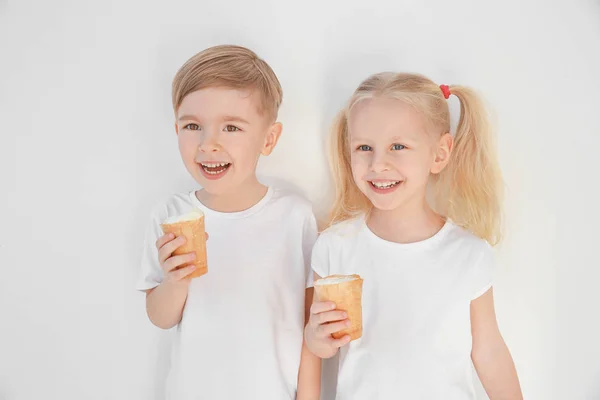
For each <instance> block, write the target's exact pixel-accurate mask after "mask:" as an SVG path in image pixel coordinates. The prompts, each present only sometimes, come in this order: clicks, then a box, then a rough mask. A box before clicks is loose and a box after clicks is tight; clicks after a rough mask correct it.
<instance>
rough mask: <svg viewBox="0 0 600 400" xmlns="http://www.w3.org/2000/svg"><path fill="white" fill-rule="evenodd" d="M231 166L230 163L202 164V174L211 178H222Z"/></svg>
mask: <svg viewBox="0 0 600 400" xmlns="http://www.w3.org/2000/svg"><path fill="white" fill-rule="evenodd" d="M230 166H231V163H228V162H201V163H200V167H202V172H204V174H205V176H207V177H209V178H220V177H221V176H222V175H224V174H225V172H226V171H227V169H229V167H230Z"/></svg>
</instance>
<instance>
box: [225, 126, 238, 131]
mask: <svg viewBox="0 0 600 400" xmlns="http://www.w3.org/2000/svg"><path fill="white" fill-rule="evenodd" d="M239 130H240V128H238V127H237V126H235V125H227V126H226V127H225V131H226V132H237V131H239Z"/></svg>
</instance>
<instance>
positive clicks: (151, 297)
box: [146, 281, 188, 329]
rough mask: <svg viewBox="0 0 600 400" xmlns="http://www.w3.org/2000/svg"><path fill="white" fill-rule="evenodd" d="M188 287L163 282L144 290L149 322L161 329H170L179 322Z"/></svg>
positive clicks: (178, 283)
mask: <svg viewBox="0 0 600 400" xmlns="http://www.w3.org/2000/svg"><path fill="white" fill-rule="evenodd" d="M187 293H188V285H185V284H183V283H182V282H168V281H163V282H162V283H161V284H160V285H158V286H157V287H155V288H154V289H150V290H146V312H147V313H148V318H150V321H151V322H152V323H153V324H154V325H156V326H158V327H159V328H162V329H170V328H172V327H174V326H175V325H177V324H178V323H179V322H180V321H181V316H182V314H183V306H184V305H185V300H186V299H187Z"/></svg>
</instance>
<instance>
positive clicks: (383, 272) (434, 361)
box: [312, 217, 494, 400]
mask: <svg viewBox="0 0 600 400" xmlns="http://www.w3.org/2000/svg"><path fill="white" fill-rule="evenodd" d="M493 265H494V259H493V253H492V250H491V247H490V246H489V245H488V244H487V242H485V241H484V240H481V239H479V238H477V237H475V236H474V235H472V234H471V233H469V232H467V231H465V230H464V229H462V228H460V227H458V226H456V225H455V224H453V223H452V222H449V221H448V222H446V224H445V225H444V227H443V228H442V229H441V230H440V231H439V232H438V233H437V234H436V235H434V236H433V237H431V238H429V239H427V240H424V241H421V242H417V243H411V244H399V243H393V242H388V241H385V240H383V239H381V238H379V237H378V236H376V235H375V234H374V233H373V232H372V231H371V230H370V229H369V228H368V227H367V225H366V223H365V220H364V217H360V218H356V219H352V220H348V221H345V222H342V223H339V224H337V225H334V226H333V227H331V228H329V229H328V230H326V231H325V232H323V233H322V234H321V235H320V237H319V239H318V240H317V242H316V244H315V247H314V249H313V254H312V268H313V270H314V271H315V272H316V274H317V275H319V276H321V277H324V276H327V275H333V274H359V275H360V276H361V277H362V278H363V279H364V282H363V298H362V308H363V334H362V337H361V338H360V339H358V340H355V341H353V342H350V344H349V345H347V346H345V347H343V348H341V349H340V360H339V370H338V382H337V397H336V399H337V400H367V399H368V400H374V399H445V400H455V399H456V400H459V399H460V400H462V399H475V390H474V387H473V380H472V378H473V377H472V370H473V368H472V365H473V364H472V361H471V347H472V346H471V345H472V337H471V322H470V303H471V300H473V299H476V298H477V297H479V296H481V295H482V294H483V293H485V292H486V291H487V290H488V289H489V288H490V287H491V285H492V283H491V282H492V269H493Z"/></svg>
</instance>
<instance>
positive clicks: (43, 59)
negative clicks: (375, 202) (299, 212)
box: [0, 0, 600, 400]
mask: <svg viewBox="0 0 600 400" xmlns="http://www.w3.org/2000/svg"><path fill="white" fill-rule="evenodd" d="M550 3H552V4H550ZM220 43H236V44H241V45H246V46H249V47H251V48H252V49H254V50H255V51H257V52H258V54H259V55H260V56H262V57H263V58H265V59H266V60H267V61H268V62H269V63H270V64H271V65H272V67H273V68H274V70H275V71H276V73H277V74H278V75H279V78H280V80H281V82H282V84H283V87H284V91H285V100H284V105H283V109H282V111H281V114H280V119H281V120H282V121H283V122H284V126H285V132H284V136H283V137H282V140H281V142H280V145H279V147H278V148H277V150H276V151H275V153H274V154H273V155H272V156H271V157H270V158H268V159H264V160H263V162H262V164H261V172H262V173H263V174H266V175H270V176H275V177H279V178H285V179H287V180H289V181H290V182H291V183H292V184H294V185H296V186H298V187H299V188H300V189H301V190H302V191H303V192H304V193H305V194H306V195H307V196H308V197H309V198H310V199H311V200H313V201H314V202H315V205H316V208H317V210H319V211H322V210H324V209H325V208H326V206H327V205H326V196H325V192H327V191H328V190H329V189H330V184H329V180H328V178H327V174H326V163H325V158H324V151H323V149H322V142H323V137H324V133H325V131H326V128H327V126H328V123H329V121H330V120H331V118H332V117H333V115H334V113H335V111H336V110H337V108H338V107H340V106H341V104H342V102H343V101H344V100H345V99H346V97H347V96H349V95H350V92H351V91H352V89H353V88H354V87H355V86H356V85H357V84H358V82H359V81H360V80H361V79H363V78H365V77H366V76H367V75H368V74H370V73H373V72H378V71H381V70H408V71H418V72H422V73H425V74H427V75H429V76H430V77H432V78H433V79H435V80H436V81H439V82H440V83H449V84H452V83H461V84H468V85H472V86H474V87H475V88H477V89H479V90H480V91H482V92H483V93H484V94H485V95H486V97H487V99H488V101H489V103H490V104H491V105H492V106H493V109H494V111H495V114H496V119H497V123H498V130H499V151H500V155H501V162H502V167H503V170H504V173H505V179H506V185H507V201H506V215H507V237H506V241H505V242H504V244H503V245H502V246H501V248H500V249H499V257H500V260H501V263H502V269H501V270H500V271H499V272H498V275H497V281H496V297H497V312H498V318H499V321H500V324H501V329H502V331H503V333H504V336H505V339H506V341H507V342H508V344H509V346H510V348H511V350H512V354H513V357H514V359H515V362H516V365H517V368H518V372H519V376H520V378H521V382H522V386H523V391H524V394H525V397H526V398H527V399H544V400H565V399H569V400H579V399H581V400H583V399H585V400H591V399H600V340H599V339H600V311H599V308H600V291H599V290H598V282H599V281H600V261H599V259H598V256H597V250H598V247H599V243H598V241H599V239H600V235H599V234H598V226H599V225H600V217H599V214H598V210H597V206H598V205H599V204H600V190H599V189H598V187H597V186H598V173H597V169H598V160H599V156H598V151H599V150H600V128H599V123H598V115H599V112H600V111H599V110H600V79H599V78H598V71H600V3H599V2H598V1H575V0H573V1H555V2H548V1H537V2H536V1H531V0H527V1H526V0H520V1H516V0H511V1H503V2H493V3H492V2H481V1H475V0H473V1H468V0H455V1H446V0H437V1H427V2H425V1H418V0H404V1H400V0H393V1H392V0H370V1H357V0H345V1H303V2H285V1H276V0H273V1H267V0H256V1H243V0H237V1H234V0H227V1H225V0H221V1H208V0H204V1H202V0H194V1H192V0H190V1H184V0H173V1H171V2H170V5H166V2H147V1H141V0H119V1H117V0H113V1H107V0H104V1H76V0H72V1H67V0H61V1H41V0H39V1H10V0H8V1H7V0H0V140H1V141H0V182H1V184H0V221H1V223H0V272H1V275H0V400H37V399H52V400H53V399H69V400H70V399H78V400H79V399H86V400H87V399H90V400H96V399H118V400H120V399H124V400H125V399H127V400H148V399H151V400H154V399H156V400H158V399H160V398H161V397H160V395H159V394H158V392H159V391H160V390H161V388H162V387H163V384H162V378H163V376H164V374H165V371H166V368H167V364H168V353H167V351H168V345H169V333H168V332H167V333H165V332H161V331H159V330H158V329H156V328H154V327H153V326H152V325H151V324H150V323H149V322H148V320H147V318H146V316H145V311H144V298H143V296H142V295H141V294H139V293H136V292H135V291H134V290H133V285H134V277H135V274H136V272H137V264H138V261H139V253H140V247H141V233H142V230H143V228H144V226H145V224H146V221H147V218H148V215H149V211H150V209H151V207H152V206H153V205H154V204H156V203H157V202H159V201H161V200H162V199H164V198H165V197H167V196H168V195H169V194H171V193H173V192H176V191H181V190H188V189H190V188H192V187H193V185H194V183H193V182H192V180H191V178H188V177H187V175H186V172H185V170H184V168H183V165H182V163H181V162H180V160H179V155H178V152H177V147H176V137H175V135H174V133H173V129H172V125H173V120H172V114H171V105H170V83H171V79H172V77H173V75H174V73H175V72H176V70H177V68H178V67H179V66H180V65H181V64H182V63H183V62H184V61H185V60H186V59H187V58H188V57H190V56H191V55H193V54H194V53H196V52H197V51H199V50H201V49H203V48H205V47H207V46H210V45H214V44H220ZM482 398H485V397H484V396H482Z"/></svg>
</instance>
